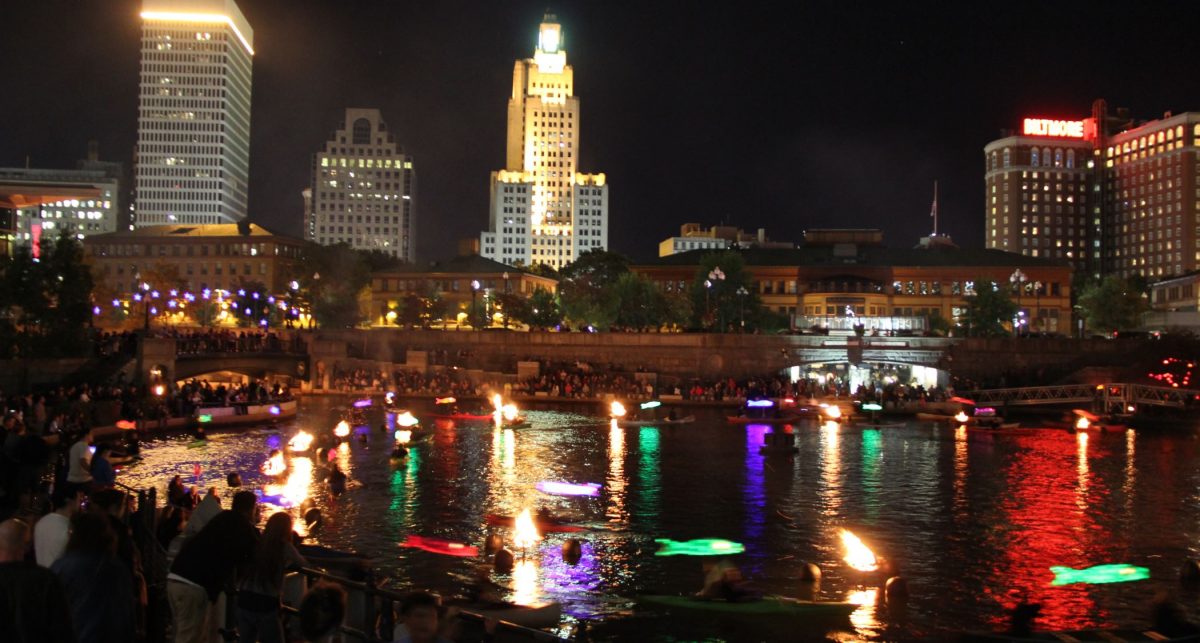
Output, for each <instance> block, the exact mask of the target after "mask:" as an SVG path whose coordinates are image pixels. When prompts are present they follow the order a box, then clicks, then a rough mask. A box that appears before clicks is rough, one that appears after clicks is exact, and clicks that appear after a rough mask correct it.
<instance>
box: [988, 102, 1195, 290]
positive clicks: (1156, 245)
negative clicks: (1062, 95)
mask: <svg viewBox="0 0 1200 643" xmlns="http://www.w3.org/2000/svg"><path fill="white" fill-rule="evenodd" d="M1198 156H1200V112H1186V113H1183V114H1175V115H1173V114H1171V113H1169V112H1168V113H1167V114H1164V115H1163V117H1162V118H1161V119H1157V120H1152V121H1134V120H1132V119H1130V118H1129V116H1128V114H1127V113H1126V112H1125V111H1123V110H1118V111H1117V112H1116V113H1115V114H1110V113H1109V112H1108V108H1107V106H1106V104H1105V102H1104V101H1102V100H1098V101H1096V102H1095V103H1094V104H1093V107H1092V114H1091V117H1089V118H1084V119H1080V120H1055V119H1045V118H1026V119H1024V121H1023V123H1022V128H1021V131H1020V133H1019V134H1013V135H1010V136H1006V137H1004V138H1001V139H998V140H995V141H992V142H991V143H989V144H988V145H987V146H986V147H985V148H984V162H985V166H986V174H985V185H986V197H985V198H986V200H985V218H986V222H987V226H986V231H985V242H986V245H987V247H988V248H995V249H998V250H1005V251H1008V252H1016V253H1020V254H1022V255H1025V256H1030V257H1040V258H1051V259H1056V260H1064V261H1067V262H1070V263H1071V264H1072V266H1073V267H1074V268H1075V269H1076V270H1080V271H1086V273H1087V274H1088V275H1089V276H1091V277H1099V276H1101V275H1118V276H1123V277H1130V276H1133V275H1139V274H1140V275H1143V276H1145V277H1147V278H1150V279H1157V278H1162V277H1169V276H1172V275H1182V274H1184V273H1187V272H1190V271H1193V270H1196V269H1197V268H1200V234H1198V230H1197V224H1200V219H1198V217H1197V214H1198V212H1200V191H1198V190H1200V175H1198V174H1197V173H1198V172H1200V163H1198V162H1197V157H1198Z"/></svg>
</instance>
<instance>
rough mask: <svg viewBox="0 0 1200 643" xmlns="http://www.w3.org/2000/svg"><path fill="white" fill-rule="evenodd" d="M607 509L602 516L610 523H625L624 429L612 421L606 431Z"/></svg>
mask: <svg viewBox="0 0 1200 643" xmlns="http://www.w3.org/2000/svg"><path fill="white" fill-rule="evenodd" d="M606 482H607V484H606V485H605V486H606V487H608V507H607V509H606V510H605V512H604V514H605V516H607V517H608V521H609V522H612V523H623V522H624V521H625V518H626V515H625V429H623V428H621V427H620V426H618V425H617V421H616V420H612V421H611V423H610V427H609V429H608V479H607V480H606Z"/></svg>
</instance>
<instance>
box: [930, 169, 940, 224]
mask: <svg viewBox="0 0 1200 643" xmlns="http://www.w3.org/2000/svg"><path fill="white" fill-rule="evenodd" d="M937 199H938V182H937V179H934V180H933V209H931V210H930V211H929V216H931V217H933V236H935V237H936V236H938V231H937V228H938V211H937Z"/></svg>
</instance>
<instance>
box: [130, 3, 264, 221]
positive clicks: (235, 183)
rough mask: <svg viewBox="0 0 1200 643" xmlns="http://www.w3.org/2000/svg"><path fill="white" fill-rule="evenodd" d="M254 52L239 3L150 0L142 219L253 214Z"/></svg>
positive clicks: (141, 131)
mask: <svg viewBox="0 0 1200 643" xmlns="http://www.w3.org/2000/svg"><path fill="white" fill-rule="evenodd" d="M253 55H254V32H253V31H252V30H251V29H250V23H248V22H246V18H245V17H244V16H243V15H242V12H241V11H240V10H239V9H238V6H237V4H235V3H234V2H233V0H143V3H142V69H141V84H140V88H139V92H138V147H137V149H138V156H137V178H136V184H137V188H136V189H137V193H136V206H135V220H134V225H135V226H137V227H144V226H152V225H164V224H171V223H193V224H197V223H232V222H236V221H241V220H242V219H244V218H246V198H247V193H248V186H247V181H248V177H249V174H250V68H251V58H252V56H253Z"/></svg>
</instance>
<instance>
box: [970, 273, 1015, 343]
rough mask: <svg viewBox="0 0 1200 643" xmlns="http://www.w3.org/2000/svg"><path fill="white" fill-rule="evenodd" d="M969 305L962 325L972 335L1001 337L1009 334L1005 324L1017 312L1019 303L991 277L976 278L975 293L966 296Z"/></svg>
mask: <svg viewBox="0 0 1200 643" xmlns="http://www.w3.org/2000/svg"><path fill="white" fill-rule="evenodd" d="M965 299H966V302H967V306H966V311H965V312H964V313H963V319H962V325H963V326H965V327H966V332H967V335H968V336H971V337H1000V336H1004V335H1007V334H1008V330H1006V329H1005V328H1004V324H1006V323H1009V322H1011V321H1012V319H1013V316H1014V315H1016V314H1017V304H1016V303H1014V302H1013V300H1012V298H1011V297H1010V296H1009V294H1008V289H1007V288H1000V287H999V286H998V285H997V284H996V282H994V281H992V280H990V279H976V280H975V289H974V291H973V293H968V294H967V296H966V297H965Z"/></svg>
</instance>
